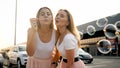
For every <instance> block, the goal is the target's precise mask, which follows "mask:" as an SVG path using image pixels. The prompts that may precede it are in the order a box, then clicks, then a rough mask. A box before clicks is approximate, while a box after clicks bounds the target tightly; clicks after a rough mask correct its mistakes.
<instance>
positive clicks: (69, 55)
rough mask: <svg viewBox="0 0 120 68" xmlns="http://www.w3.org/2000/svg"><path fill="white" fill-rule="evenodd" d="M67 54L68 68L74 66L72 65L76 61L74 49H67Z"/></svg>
mask: <svg viewBox="0 0 120 68" xmlns="http://www.w3.org/2000/svg"><path fill="white" fill-rule="evenodd" d="M66 55H67V67H66V68H72V65H73V63H74V49H70V50H66Z"/></svg>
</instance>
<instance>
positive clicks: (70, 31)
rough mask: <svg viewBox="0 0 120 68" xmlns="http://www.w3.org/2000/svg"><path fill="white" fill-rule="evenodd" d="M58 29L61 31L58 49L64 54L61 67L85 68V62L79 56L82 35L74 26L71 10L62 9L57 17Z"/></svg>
mask: <svg viewBox="0 0 120 68" xmlns="http://www.w3.org/2000/svg"><path fill="white" fill-rule="evenodd" d="M55 22H56V26H57V29H58V31H59V33H60V36H59V38H58V42H57V44H56V46H57V49H58V51H59V53H60V55H61V56H62V58H63V59H62V61H61V63H60V68H85V64H84V63H83V61H81V60H80V59H79V58H78V56H79V53H78V48H79V46H80V36H79V33H78V31H77V28H76V27H75V26H74V21H73V18H72V15H71V14H70V12H69V11H67V10H64V9H60V10H59V11H58V13H57V15H56V18H55Z"/></svg>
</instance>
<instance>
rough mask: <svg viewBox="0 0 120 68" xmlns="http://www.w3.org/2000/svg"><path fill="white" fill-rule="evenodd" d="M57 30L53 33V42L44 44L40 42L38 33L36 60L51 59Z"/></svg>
mask: <svg viewBox="0 0 120 68" xmlns="http://www.w3.org/2000/svg"><path fill="white" fill-rule="evenodd" d="M55 33H56V32H55V30H53V32H52V37H51V40H50V41H49V42H47V43H44V42H42V41H41V40H40V38H39V35H38V32H37V33H36V46H37V48H36V51H35V53H34V55H33V57H35V58H40V59H47V58H51V57H52V54H53V50H54V45H55V36H56V35H55Z"/></svg>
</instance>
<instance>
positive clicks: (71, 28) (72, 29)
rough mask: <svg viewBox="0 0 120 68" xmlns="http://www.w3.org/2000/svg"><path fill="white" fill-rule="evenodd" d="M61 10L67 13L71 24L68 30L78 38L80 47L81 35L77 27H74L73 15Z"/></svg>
mask: <svg viewBox="0 0 120 68" xmlns="http://www.w3.org/2000/svg"><path fill="white" fill-rule="evenodd" d="M60 10H62V11H65V12H66V13H67V16H68V22H69V24H68V26H67V29H68V30H69V31H70V32H71V33H72V34H73V35H74V36H75V37H76V38H77V40H78V46H79V47H80V35H79V32H78V30H77V28H76V26H75V25H74V21H73V17H72V15H71V14H70V12H69V11H68V10H66V9H60Z"/></svg>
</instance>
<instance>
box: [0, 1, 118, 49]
mask: <svg viewBox="0 0 120 68" xmlns="http://www.w3.org/2000/svg"><path fill="white" fill-rule="evenodd" d="M16 1H17V17H16V18H15V6H16ZM119 3H120V0H12V1H11V0H1V2H0V9H1V11H0V18H1V19H0V48H4V47H6V46H9V45H14V33H15V19H16V24H17V25H16V27H17V28H16V44H18V43H21V42H26V40H27V29H28V28H29V27H30V22H29V19H30V18H33V17H36V13H37V11H38V10H39V8H40V7H44V6H47V7H49V8H50V9H51V10H52V12H53V15H54V17H55V15H56V13H57V11H58V10H59V9H67V10H68V11H70V13H71V14H72V16H73V19H74V22H75V25H76V26H77V25H82V24H85V23H88V22H90V21H94V20H97V19H100V18H103V17H107V16H110V15H114V14H117V13H120V4H119Z"/></svg>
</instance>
